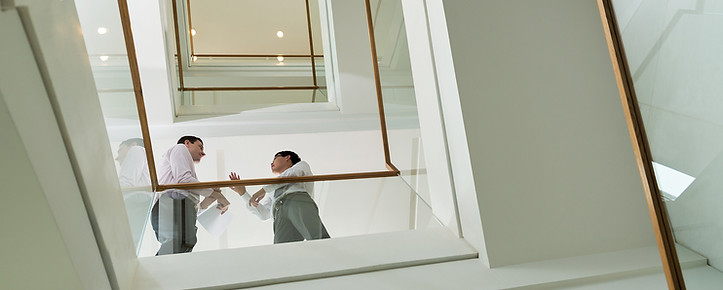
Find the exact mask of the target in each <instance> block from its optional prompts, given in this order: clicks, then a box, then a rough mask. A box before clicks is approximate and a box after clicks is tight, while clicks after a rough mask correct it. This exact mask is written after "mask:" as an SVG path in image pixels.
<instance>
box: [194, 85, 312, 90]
mask: <svg viewBox="0 0 723 290" xmlns="http://www.w3.org/2000/svg"><path fill="white" fill-rule="evenodd" d="M318 88H319V87H316V86H313V87H312V86H297V87H281V86H278V87H202V88H199V87H191V88H183V90H184V91H268V90H316V89H318Z"/></svg>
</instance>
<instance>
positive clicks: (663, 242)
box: [597, 0, 685, 289]
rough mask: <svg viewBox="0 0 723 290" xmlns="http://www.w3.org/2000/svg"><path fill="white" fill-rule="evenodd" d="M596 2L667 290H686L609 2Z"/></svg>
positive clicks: (618, 29)
mask: <svg viewBox="0 0 723 290" xmlns="http://www.w3.org/2000/svg"><path fill="white" fill-rule="evenodd" d="M597 2H598V8H599V9H600V16H601V19H602V22H603V29H604V30H605V38H606V40H607V45H608V50H609V51H610V57H611V60H612V64H613V70H614V72H615V79H616V81H617V84H618V90H619V91H620V98H621V101H622V104H623V110H624V112H625V119H626V121H627V125H628V132H629V133H630V139H631V141H632V143H633V149H634V151H635V159H636V161H637V165H638V170H639V171H640V178H641V179H642V181H643V189H644V191H645V199H646V201H647V204H648V211H649V213H650V219H651V222H652V224H653V230H654V232H655V238H656V240H657V243H658V250H659V252H660V258H661V260H662V262H663V270H664V272H665V278H666V281H667V283H668V288H669V289H685V282H684V280H683V274H682V270H681V268H680V262H679V261H678V254H677V252H676V250H675V240H674V238H673V233H672V231H671V226H670V222H669V219H668V214H667V212H666V210H665V204H664V203H663V199H662V196H661V194H660V190H659V189H658V186H657V181H656V179H655V174H654V172H653V164H652V161H653V158H652V156H653V155H652V154H651V152H650V144H649V143H648V138H647V135H646V133H645V127H644V126H643V120H642V116H641V114H640V107H639V105H638V101H637V97H636V95H635V88H634V86H633V78H632V74H631V73H630V67H629V66H628V62H627V57H626V56H625V50H624V48H623V43H622V39H621V34H620V28H619V26H618V24H617V20H616V18H615V12H614V9H613V4H612V1H611V0H598V1H597Z"/></svg>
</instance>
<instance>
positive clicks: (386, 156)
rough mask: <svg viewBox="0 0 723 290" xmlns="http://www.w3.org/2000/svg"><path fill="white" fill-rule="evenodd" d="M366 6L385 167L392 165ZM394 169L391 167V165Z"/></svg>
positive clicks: (372, 25)
mask: <svg viewBox="0 0 723 290" xmlns="http://www.w3.org/2000/svg"><path fill="white" fill-rule="evenodd" d="M364 4H365V5H366V13H367V28H368V30H369V45H370V46H371V52H372V67H373V69H374V84H375V87H376V92H377V105H378V107H379V122H380V123H381V131H382V146H383V147H384V162H385V163H386V164H387V166H390V165H391V164H392V159H391V156H390V154H389V137H388V136H387V119H386V116H385V115H384V99H383V98H382V82H381V80H380V78H379V63H377V44H376V40H375V38H374V24H373V23H372V8H371V4H370V3H369V0H364ZM391 166H392V167H394V166H393V165H391ZM397 172H398V170H397Z"/></svg>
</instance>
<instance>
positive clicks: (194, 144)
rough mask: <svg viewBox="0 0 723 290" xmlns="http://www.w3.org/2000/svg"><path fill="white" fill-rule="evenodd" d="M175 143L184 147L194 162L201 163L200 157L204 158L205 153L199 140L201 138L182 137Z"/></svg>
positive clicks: (201, 141)
mask: <svg viewBox="0 0 723 290" xmlns="http://www.w3.org/2000/svg"><path fill="white" fill-rule="evenodd" d="M177 143H178V144H183V145H186V148H188V152H190V153H191V158H193V161H194V162H199V161H201V157H203V156H206V153H204V152H203V140H201V138H198V137H196V136H183V137H181V139H178V142H177Z"/></svg>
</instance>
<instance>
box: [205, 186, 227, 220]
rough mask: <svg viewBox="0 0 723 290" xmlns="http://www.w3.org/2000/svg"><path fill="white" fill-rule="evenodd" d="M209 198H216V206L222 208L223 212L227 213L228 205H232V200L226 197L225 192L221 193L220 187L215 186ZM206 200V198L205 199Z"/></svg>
mask: <svg viewBox="0 0 723 290" xmlns="http://www.w3.org/2000/svg"><path fill="white" fill-rule="evenodd" d="M209 198H214V199H215V200H216V202H217V205H216V208H217V209H219V210H221V214H224V213H226V211H227V210H228V207H229V206H230V205H231V202H229V201H228V199H226V197H225V196H223V194H222V193H221V189H220V188H214V189H213V193H211V196H209ZM204 201H206V200H205V199H204ZM209 205H210V203H209ZM206 207H208V205H207V206H206Z"/></svg>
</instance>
